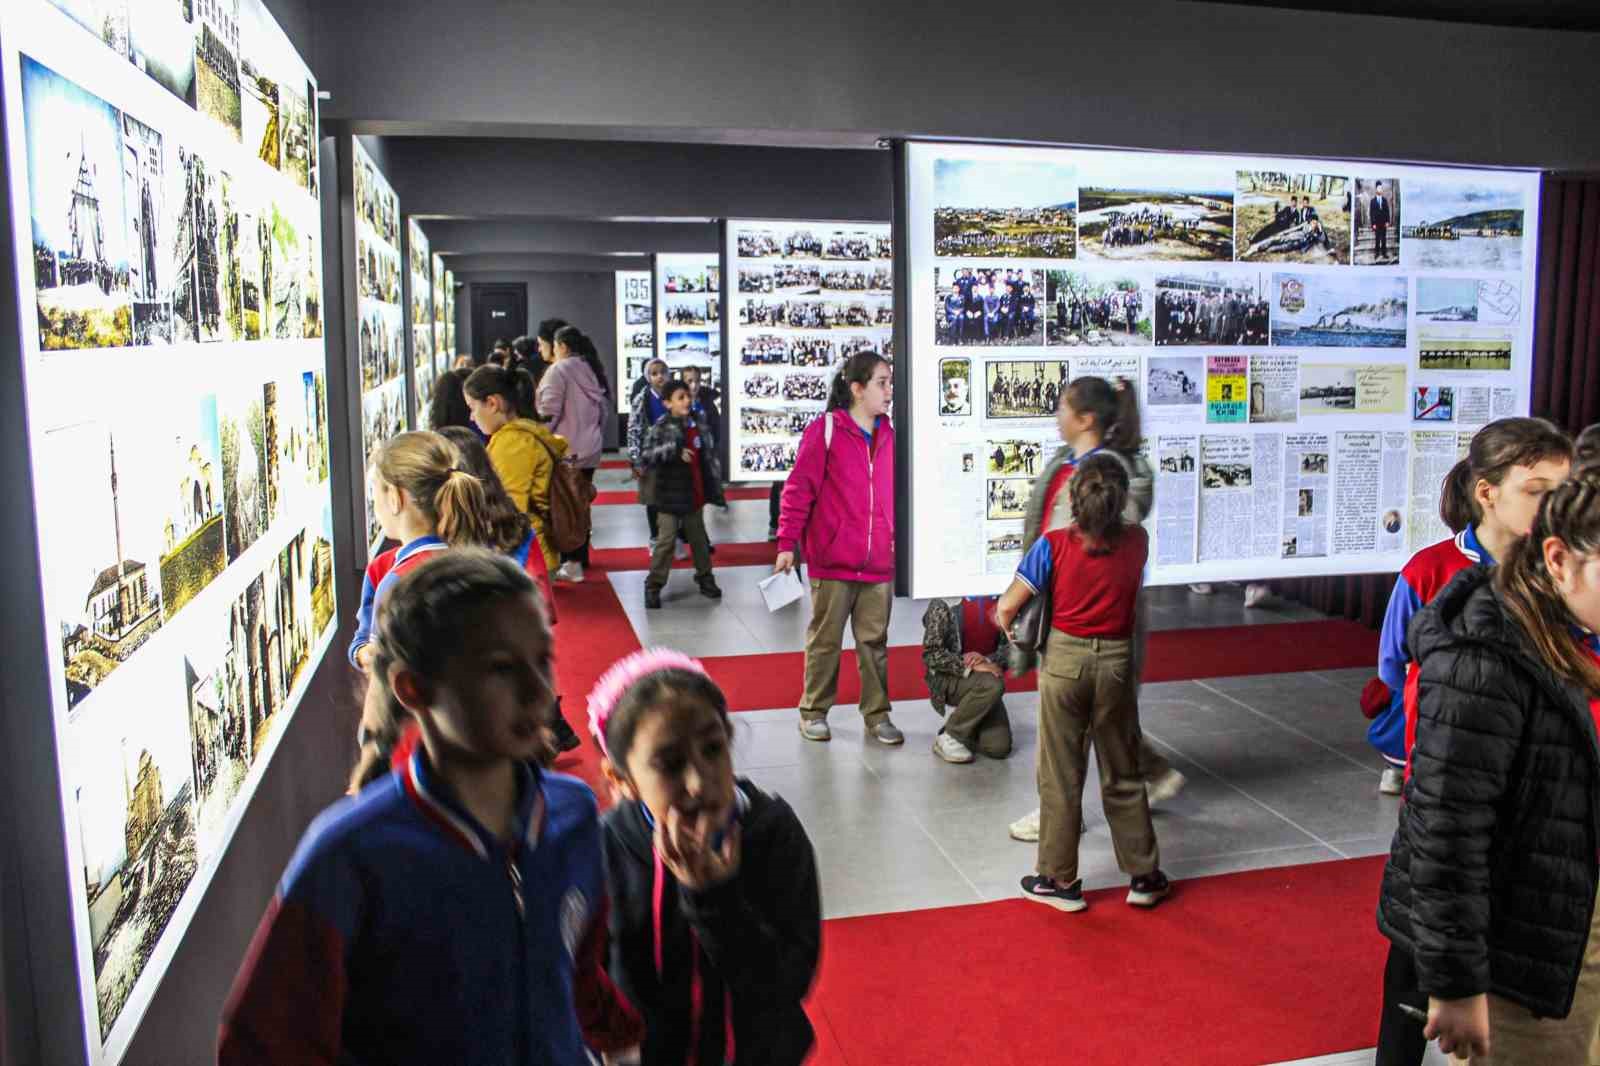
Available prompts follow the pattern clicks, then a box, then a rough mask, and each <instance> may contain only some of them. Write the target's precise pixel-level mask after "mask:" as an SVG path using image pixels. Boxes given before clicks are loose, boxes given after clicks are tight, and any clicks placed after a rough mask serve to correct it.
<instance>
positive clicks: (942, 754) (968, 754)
mask: <svg viewBox="0 0 1600 1066" xmlns="http://www.w3.org/2000/svg"><path fill="white" fill-rule="evenodd" d="M933 753H934V754H935V755H937V756H939V758H941V759H943V760H944V761H945V762H957V763H960V762H971V761H972V749H971V748H969V747H967V746H966V745H965V744H963V743H961V741H959V740H957V739H956V738H955V737H953V736H950V735H949V734H948V733H940V734H939V735H938V736H936V737H934V738H933Z"/></svg>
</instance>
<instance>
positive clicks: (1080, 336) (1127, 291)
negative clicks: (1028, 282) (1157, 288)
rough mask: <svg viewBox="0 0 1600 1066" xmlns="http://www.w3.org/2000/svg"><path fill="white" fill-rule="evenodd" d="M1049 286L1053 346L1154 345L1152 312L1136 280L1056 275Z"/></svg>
mask: <svg viewBox="0 0 1600 1066" xmlns="http://www.w3.org/2000/svg"><path fill="white" fill-rule="evenodd" d="M1046 285H1047V288H1046V296H1047V300H1046V304H1047V307H1048V312H1049V318H1048V320H1047V322H1046V325H1045V333H1046V340H1047V342H1048V343H1050V344H1074V345H1076V344H1088V345H1108V344H1109V345H1116V346H1119V347H1122V346H1129V345H1143V344H1149V343H1150V339H1151V338H1150V312H1149V309H1148V307H1147V306H1146V301H1145V293H1144V290H1143V288H1141V286H1140V283H1139V280H1138V279H1137V278H1130V277H1116V276H1110V275H1105V276H1101V275H1093V274H1088V273H1085V272H1083V271H1068V270H1052V271H1050V272H1049V273H1048V274H1047V275H1046Z"/></svg>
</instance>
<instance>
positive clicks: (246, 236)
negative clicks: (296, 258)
mask: <svg viewBox="0 0 1600 1066" xmlns="http://www.w3.org/2000/svg"><path fill="white" fill-rule="evenodd" d="M230 188H231V189H235V190H238V192H239V205H238V210H239V234H238V241H237V244H238V249H239V254H238V260H239V313H240V318H241V321H242V323H243V328H244V332H243V337H244V339H245V340H251V341H254V340H260V339H262V338H263V337H270V336H272V333H271V331H270V329H268V328H267V292H268V286H269V285H270V283H271V281H272V273H273V270H272V266H273V264H272V204H271V201H270V200H266V199H264V198H263V197H261V196H260V195H259V194H258V193H257V191H256V189H255V187H254V186H253V185H251V184H249V183H246V182H239V181H235V182H234V183H232V185H231V186H230Z"/></svg>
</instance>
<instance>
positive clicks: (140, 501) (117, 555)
mask: <svg viewBox="0 0 1600 1066" xmlns="http://www.w3.org/2000/svg"><path fill="white" fill-rule="evenodd" d="M162 459H163V455H162V453H161V449H160V444H159V440H158V438H157V436H156V435H155V434H154V433H152V431H151V429H150V428H149V427H145V426H138V425H135V424H132V423H129V424H126V425H121V426H116V425H109V424H106V423H101V422H84V423H80V424H78V425H75V426H70V427H65V428H62V429H57V430H52V431H51V432H49V433H46V434H45V435H44V439H43V446H42V448H41V450H40V453H39V481H38V492H39V493H40V497H41V503H46V502H48V503H50V504H52V505H54V506H52V507H50V508H48V509H45V510H42V511H41V515H42V516H45V517H43V518H42V519H41V523H42V524H41V530H40V533H41V542H42V544H43V545H44V550H43V552H42V555H43V559H42V563H43V567H44V574H45V580H46V582H47V595H48V597H49V602H50V604H51V608H52V611H53V613H54V614H55V616H56V618H57V619H58V620H59V622H60V626H61V632H60V639H61V661H62V666H63V669H64V677H63V679H62V685H63V688H64V690H65V692H66V697H67V707H68V708H73V707H76V706H78V704H79V703H81V702H82V701H83V700H84V699H85V698H87V697H88V696H89V694H90V693H91V692H93V691H94V689H95V688H97V687H98V686H99V685H100V684H101V682H103V681H104V680H105V679H106V678H107V677H108V676H110V674H111V673H112V672H113V671H114V670H116V669H117V668H118V667H119V666H121V665H122V664H123V663H125V662H127V661H128V660H129V659H130V658H132V656H133V655H134V653H135V652H137V651H138V650H139V649H140V648H141V647H143V646H144V644H145V642H146V641H148V640H149V639H150V637H151V635H152V634H154V633H155V631H156V630H157V629H159V628H160V627H161V624H162V621H163V614H162V611H161V579H160V575H159V570H158V565H157V564H158V562H159V559H160V554H161V539H160V538H161V524H162V521H163V517H164V516H163V514H162V508H161V501H163V500H164V499H165V495H164V486H163V485H162V483H161V477H160V474H161V471H162V470H163V469H164V468H165V465H164V463H163V462H162Z"/></svg>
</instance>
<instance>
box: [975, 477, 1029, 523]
mask: <svg viewBox="0 0 1600 1066" xmlns="http://www.w3.org/2000/svg"><path fill="white" fill-rule="evenodd" d="M1032 495H1033V480H1032V479H1031V478H1025V477H1017V478H990V479H989V498H988V503H987V506H986V507H985V509H984V517H985V518H988V519H990V520H991V521H993V520H996V519H1005V518H1022V517H1025V516H1026V515H1027V513H1028V497H1030V496H1032Z"/></svg>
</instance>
